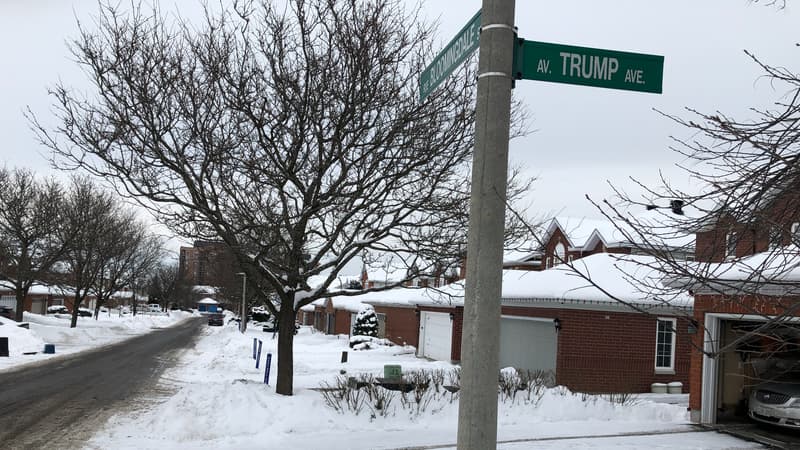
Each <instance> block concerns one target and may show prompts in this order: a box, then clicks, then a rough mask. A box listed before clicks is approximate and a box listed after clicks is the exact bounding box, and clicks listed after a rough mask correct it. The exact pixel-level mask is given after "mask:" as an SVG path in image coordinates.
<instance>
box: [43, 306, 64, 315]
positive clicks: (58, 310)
mask: <svg viewBox="0 0 800 450" xmlns="http://www.w3.org/2000/svg"><path fill="white" fill-rule="evenodd" d="M47 314H69V309H67V307H66V306H64V305H53V306H48V307H47Z"/></svg>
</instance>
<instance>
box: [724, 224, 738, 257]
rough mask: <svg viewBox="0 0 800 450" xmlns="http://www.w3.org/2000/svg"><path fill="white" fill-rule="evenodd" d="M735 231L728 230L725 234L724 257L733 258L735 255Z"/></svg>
mask: <svg viewBox="0 0 800 450" xmlns="http://www.w3.org/2000/svg"><path fill="white" fill-rule="evenodd" d="M736 242H737V238H736V232H734V231H729V232H728V234H727V235H725V258H733V257H734V256H736Z"/></svg>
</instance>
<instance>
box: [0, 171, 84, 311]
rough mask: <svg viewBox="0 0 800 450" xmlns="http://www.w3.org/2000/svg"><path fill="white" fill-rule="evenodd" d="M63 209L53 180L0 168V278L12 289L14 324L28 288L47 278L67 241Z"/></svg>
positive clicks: (57, 187)
mask: <svg viewBox="0 0 800 450" xmlns="http://www.w3.org/2000/svg"><path fill="white" fill-rule="evenodd" d="M63 208H64V198H63V196H62V194H61V186H59V185H58V183H56V182H55V181H53V180H46V181H41V180H37V179H36V176H35V175H34V174H33V172H31V171H28V170H24V169H16V170H8V169H6V168H2V169H0V279H2V280H4V281H6V282H7V283H9V284H10V285H11V286H12V287H13V289H14V294H15V296H16V302H17V307H16V316H15V319H16V320H17V321H21V320H22V312H23V308H24V302H25V297H27V295H28V291H29V290H30V288H31V286H32V285H33V284H34V283H35V282H44V281H46V280H47V279H48V278H49V275H50V271H51V269H52V268H53V266H54V265H55V264H56V263H57V262H58V261H59V260H60V258H61V257H62V255H63V254H64V250H65V248H66V243H68V242H69V239H70V236H69V235H68V234H64V233H61V231H63V229H62V220H61V215H62V211H63Z"/></svg>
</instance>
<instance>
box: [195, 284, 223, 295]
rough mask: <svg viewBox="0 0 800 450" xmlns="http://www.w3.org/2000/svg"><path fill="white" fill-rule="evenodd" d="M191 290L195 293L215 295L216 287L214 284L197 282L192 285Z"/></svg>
mask: <svg viewBox="0 0 800 450" xmlns="http://www.w3.org/2000/svg"><path fill="white" fill-rule="evenodd" d="M192 292H194V293H195V294H206V295H215V294H216V293H217V288H215V287H214V286H208V285H201V284H198V285H196V286H192Z"/></svg>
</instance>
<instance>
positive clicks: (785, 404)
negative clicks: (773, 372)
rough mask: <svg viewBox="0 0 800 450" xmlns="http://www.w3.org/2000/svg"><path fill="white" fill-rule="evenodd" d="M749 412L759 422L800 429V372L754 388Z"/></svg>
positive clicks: (748, 405) (788, 373)
mask: <svg viewBox="0 0 800 450" xmlns="http://www.w3.org/2000/svg"><path fill="white" fill-rule="evenodd" d="M747 412H748V415H749V416H750V418H752V419H754V420H757V421H759V422H763V423H768V424H772V425H778V426H781V427H787V428H795V429H800V372H787V373H785V374H783V375H781V376H779V377H777V378H776V379H774V380H772V381H767V382H765V383H761V384H758V385H756V386H755V387H753V390H752V392H751V393H750V399H749V401H748V404H747Z"/></svg>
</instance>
